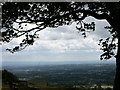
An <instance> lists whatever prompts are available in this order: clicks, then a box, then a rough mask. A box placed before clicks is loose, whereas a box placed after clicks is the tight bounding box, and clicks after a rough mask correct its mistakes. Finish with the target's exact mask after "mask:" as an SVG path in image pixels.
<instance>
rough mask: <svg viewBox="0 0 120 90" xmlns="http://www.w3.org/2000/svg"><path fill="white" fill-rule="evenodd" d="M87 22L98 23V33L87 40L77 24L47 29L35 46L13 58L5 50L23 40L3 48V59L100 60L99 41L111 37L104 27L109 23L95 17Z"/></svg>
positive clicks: (42, 32)
mask: <svg viewBox="0 0 120 90" xmlns="http://www.w3.org/2000/svg"><path fill="white" fill-rule="evenodd" d="M85 21H86V22H91V21H95V22H96V31H95V32H90V33H87V37H86V38H85V39H84V38H83V36H82V35H81V34H80V33H78V30H77V29H76V28H75V27H76V24H75V23H73V24H72V25H70V26H67V25H66V26H60V27H58V28H46V29H44V30H42V31H40V32H39V36H40V38H39V39H38V40H37V41H36V42H35V43H34V45H32V46H30V47H27V48H26V49H25V50H23V51H21V52H18V53H15V54H14V55H12V56H11V54H9V53H8V52H6V51H5V48H7V47H13V46H14V45H18V44H19V42H20V41H21V38H18V39H14V40H13V41H12V42H11V43H9V44H5V45H4V46H3V59H4V60H6V61H7V60H8V61H9V59H11V60H13V61H14V60H16V58H17V59H18V60H20V59H21V60H23V61H24V60H26V61H29V60H35V61H36V60H38V61H40V60H41V61H42V60H43V61H44V60H45V61H47V60H48V59H50V60H51V61H60V60H63V61H64V60H66V59H67V60H73V59H75V60H83V59H87V60H88V59H98V58H99V57H98V56H99V55H98V53H99V54H100V53H101V52H100V50H99V48H100V47H99V46H98V40H99V39H100V38H106V37H108V36H109V33H108V31H107V30H105V29H104V26H106V25H108V23H107V22H106V21H105V20H100V21H98V20H96V19H95V18H93V17H89V18H86V19H85ZM22 38H24V37H22ZM21 56H22V57H21ZM28 57H29V58H28Z"/></svg>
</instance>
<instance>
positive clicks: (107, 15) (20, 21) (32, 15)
mask: <svg viewBox="0 0 120 90" xmlns="http://www.w3.org/2000/svg"><path fill="white" fill-rule="evenodd" d="M88 16H93V17H95V18H96V19H106V20H107V21H108V23H109V24H110V26H106V27H105V28H106V29H108V31H109V32H110V33H111V37H108V38H106V39H105V40H103V39H100V41H99V42H100V43H99V45H101V50H103V54H102V55H101V58H100V59H110V58H111V57H115V58H116V76H115V82H114V90H118V89H120V86H119V85H120V60H119V59H120V57H119V56H120V48H119V47H118V46H119V45H120V40H119V39H120V30H119V29H120V17H119V16H120V3H115V2H114V3H110V2H109V3H108V2H106V3H105V2H94V3H89V2H77V3H75V2H64V3H62V2H61V3H57V2H56V3H55V2H47V3H44V2H41V3H38V2H37V3H35V2H27V3H18V2H11V3H10V2H7V3H4V4H3V6H2V28H3V29H2V41H3V42H7V43H9V42H10V41H11V40H12V39H14V38H18V37H21V36H25V38H24V39H23V40H22V42H21V43H20V45H18V46H15V47H14V48H13V49H6V50H8V51H10V52H11V53H14V52H16V51H20V50H22V49H24V48H25V47H27V46H29V45H33V43H34V41H35V39H36V38H38V32H39V31H41V30H44V29H45V28H46V27H52V28H57V27H59V26H62V25H70V24H72V23H73V22H77V24H78V25H79V27H78V26H76V28H77V29H78V30H79V31H80V32H81V34H82V35H83V36H84V37H86V32H88V31H94V30H95V22H91V23H86V22H83V20H84V19H85V18H86V17H88ZM14 24H15V25H16V27H14V26H15V25H14ZM28 24H35V25H36V27H34V28H31V29H25V26H27V25H28ZM30 32H33V33H32V34H31V33H30ZM103 32H104V31H103ZM116 40H117V41H118V42H117V43H116V42H115V41H116ZM115 49H117V53H115V52H114V50H115Z"/></svg>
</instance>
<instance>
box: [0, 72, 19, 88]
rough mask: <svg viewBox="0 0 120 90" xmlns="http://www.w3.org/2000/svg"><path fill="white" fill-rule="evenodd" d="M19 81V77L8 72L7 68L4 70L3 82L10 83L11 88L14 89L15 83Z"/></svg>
mask: <svg viewBox="0 0 120 90" xmlns="http://www.w3.org/2000/svg"><path fill="white" fill-rule="evenodd" d="M17 82H18V78H17V77H16V76H15V75H14V74H12V73H11V72H8V71H7V70H2V83H5V84H8V85H9V87H10V89H13V84H14V83H17Z"/></svg>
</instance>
